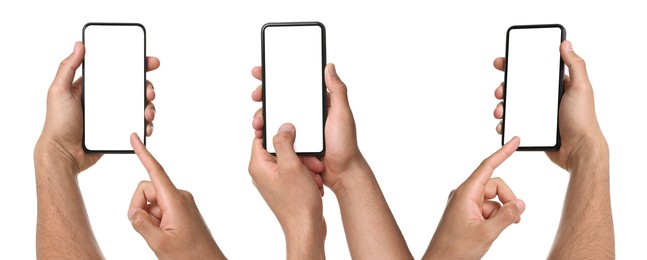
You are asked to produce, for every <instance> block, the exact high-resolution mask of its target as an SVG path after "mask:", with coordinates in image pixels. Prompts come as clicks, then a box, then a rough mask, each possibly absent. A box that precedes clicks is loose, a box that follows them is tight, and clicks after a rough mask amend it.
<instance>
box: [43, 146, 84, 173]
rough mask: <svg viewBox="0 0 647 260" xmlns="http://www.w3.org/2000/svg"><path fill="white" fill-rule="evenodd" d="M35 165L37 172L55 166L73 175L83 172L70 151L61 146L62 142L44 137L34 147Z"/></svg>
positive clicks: (57, 169) (58, 170)
mask: <svg viewBox="0 0 647 260" xmlns="http://www.w3.org/2000/svg"><path fill="white" fill-rule="evenodd" d="M34 166H35V167H36V173H37V174H39V173H41V172H45V171H47V170H46V169H50V168H53V167H54V168H56V171H57V172H61V173H63V174H65V175H70V176H73V177H76V175H78V173H80V172H81V171H80V168H79V165H78V164H77V163H76V160H74V157H73V156H72V154H70V152H69V151H67V150H66V149H64V148H63V147H61V145H60V144H58V143H56V142H54V141H51V140H47V139H44V138H42V137H41V138H40V139H39V140H38V142H37V143H36V146H35V148H34Z"/></svg>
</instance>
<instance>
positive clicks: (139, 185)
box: [137, 181, 151, 190]
mask: <svg viewBox="0 0 647 260" xmlns="http://www.w3.org/2000/svg"><path fill="white" fill-rule="evenodd" d="M149 183H151V182H150V181H140V182H139V183H138V184H137V189H138V190H140V189H143V188H144V187H146V186H147V185H149Z"/></svg>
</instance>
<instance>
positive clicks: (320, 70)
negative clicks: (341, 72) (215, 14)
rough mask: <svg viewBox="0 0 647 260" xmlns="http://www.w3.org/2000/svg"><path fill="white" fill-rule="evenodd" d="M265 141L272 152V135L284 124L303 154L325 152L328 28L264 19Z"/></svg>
mask: <svg viewBox="0 0 647 260" xmlns="http://www.w3.org/2000/svg"><path fill="white" fill-rule="evenodd" d="M261 56H262V65H263V66H262V68H263V69H262V70H263V79H262V80H263V119H264V120H265V124H264V126H263V146H264V147H265V149H267V151H268V152H270V153H272V154H274V153H275V152H276V150H275V149H274V144H273V143H272V138H273V136H274V135H275V134H276V132H277V131H278V129H279V127H280V126H281V125H282V124H284V123H292V124H293V125H294V126H295V128H296V140H295V143H294V149H295V151H296V152H297V154H301V155H321V154H323V153H324V151H325V139H324V126H325V120H326V93H327V91H326V84H325V82H324V69H325V66H326V29H325V27H324V25H323V24H322V23H320V22H292V23H267V24H265V25H263V28H262V29H261Z"/></svg>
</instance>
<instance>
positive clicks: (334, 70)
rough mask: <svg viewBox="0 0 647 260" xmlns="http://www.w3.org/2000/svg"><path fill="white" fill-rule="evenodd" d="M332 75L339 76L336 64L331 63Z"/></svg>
mask: <svg viewBox="0 0 647 260" xmlns="http://www.w3.org/2000/svg"><path fill="white" fill-rule="evenodd" d="M330 74H331V75H333V76H335V77H336V76H337V69H335V64H332V63H330Z"/></svg>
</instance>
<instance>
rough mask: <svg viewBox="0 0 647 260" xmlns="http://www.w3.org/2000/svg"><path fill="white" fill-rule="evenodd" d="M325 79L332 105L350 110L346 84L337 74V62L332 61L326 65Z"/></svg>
mask: <svg viewBox="0 0 647 260" xmlns="http://www.w3.org/2000/svg"><path fill="white" fill-rule="evenodd" d="M324 79H325V81H326V88H328V91H330V93H329V94H328V95H329V96H330V106H331V107H339V106H342V107H343V108H345V109H347V110H350V109H349V108H350V106H349V105H348V93H347V89H346V84H344V82H343V81H341V79H340V78H339V76H338V75H337V69H336V68H335V64H332V63H330V64H328V65H327V66H326V69H325V77H324Z"/></svg>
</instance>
